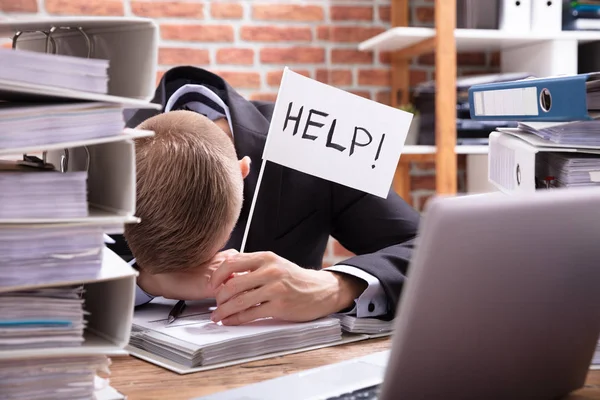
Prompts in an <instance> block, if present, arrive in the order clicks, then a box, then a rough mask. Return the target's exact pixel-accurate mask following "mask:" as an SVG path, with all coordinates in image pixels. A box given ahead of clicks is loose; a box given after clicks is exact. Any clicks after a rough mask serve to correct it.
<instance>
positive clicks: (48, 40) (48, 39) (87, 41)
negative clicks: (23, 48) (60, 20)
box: [12, 26, 92, 58]
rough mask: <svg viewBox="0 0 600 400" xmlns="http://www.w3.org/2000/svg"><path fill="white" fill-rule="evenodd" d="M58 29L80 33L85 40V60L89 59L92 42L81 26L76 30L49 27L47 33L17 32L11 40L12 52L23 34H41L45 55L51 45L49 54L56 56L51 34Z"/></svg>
mask: <svg viewBox="0 0 600 400" xmlns="http://www.w3.org/2000/svg"><path fill="white" fill-rule="evenodd" d="M58 29H65V30H72V29H76V30H77V31H78V32H79V33H81V35H82V36H83V37H84V39H85V45H86V47H87V57H86V58H90V57H91V56H92V41H91V40H90V37H89V36H88V34H87V33H85V30H84V29H83V28H82V27H81V26H78V27H77V28H73V27H70V26H52V27H50V29H49V31H47V32H46V31H43V30H31V31H17V32H16V33H15V34H14V35H13V38H12V48H13V50H14V49H16V48H17V41H18V40H19V37H20V36H21V35H22V34H23V33H42V34H44V36H46V53H50V44H51V43H52V52H51V53H50V54H56V51H57V47H56V41H55V40H54V38H53V37H52V34H53V33H54V32H56V30H58Z"/></svg>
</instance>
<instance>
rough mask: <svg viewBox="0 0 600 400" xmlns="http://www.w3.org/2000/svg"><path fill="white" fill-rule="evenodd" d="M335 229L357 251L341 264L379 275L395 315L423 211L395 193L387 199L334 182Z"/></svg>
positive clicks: (390, 315)
mask: <svg viewBox="0 0 600 400" xmlns="http://www.w3.org/2000/svg"><path fill="white" fill-rule="evenodd" d="M332 185H333V189H332V202H333V204H332V211H333V214H332V232H331V235H332V236H333V237H334V238H335V239H337V240H338V241H339V242H340V244H341V245H342V246H344V247H345V248H347V249H348V250H350V251H351V252H353V253H354V254H356V256H354V257H351V258H349V259H347V260H344V261H342V262H340V264H344V265H350V266H353V267H356V268H359V269H361V270H364V271H366V272H368V273H369V274H371V275H373V276H375V277H377V279H379V281H380V282H381V284H382V286H383V289H384V291H385V294H386V296H387V298H388V304H389V306H390V309H389V310H388V314H387V316H388V317H393V315H394V314H395V311H396V307H397V305H398V300H399V297H400V293H401V291H402V286H403V284H404V281H405V279H406V273H407V270H408V265H409V262H410V259H411V256H412V252H413V248H414V244H415V238H416V235H417V230H418V225H419V213H418V212H417V211H416V210H415V209H413V208H412V207H411V206H409V205H408V204H407V203H406V202H405V201H404V200H402V198H400V196H398V195H397V194H396V193H395V192H393V191H390V193H389V194H388V197H387V199H383V198H380V197H377V196H373V195H370V194H367V193H363V192H359V191H357V190H354V189H351V188H348V187H345V186H342V185H337V184H332Z"/></svg>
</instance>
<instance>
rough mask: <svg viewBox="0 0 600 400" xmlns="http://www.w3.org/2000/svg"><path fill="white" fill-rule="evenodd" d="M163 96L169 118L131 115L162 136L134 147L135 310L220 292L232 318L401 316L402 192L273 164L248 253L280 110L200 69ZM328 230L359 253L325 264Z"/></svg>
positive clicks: (131, 235)
mask: <svg viewBox="0 0 600 400" xmlns="http://www.w3.org/2000/svg"><path fill="white" fill-rule="evenodd" d="M157 99H162V101H163V102H164V103H165V104H163V111H165V112H164V113H162V114H158V115H149V114H148V111H147V110H140V111H138V112H137V113H136V114H135V115H134V116H133V118H131V119H130V120H129V122H128V126H139V127H140V128H143V129H149V130H153V131H155V136H154V137H150V138H143V139H139V140H137V142H136V152H137V156H136V157H137V207H136V208H137V209H136V214H137V215H138V216H139V217H140V218H141V223H140V224H133V225H128V226H127V228H126V231H125V237H126V239H127V243H128V245H129V247H130V250H131V254H132V255H133V256H134V257H135V259H134V261H133V262H135V264H136V266H137V268H138V269H139V271H140V276H139V278H138V286H139V289H140V290H139V291H138V294H137V297H136V305H140V304H143V303H144V302H147V301H150V300H151V299H152V297H154V296H163V297H166V298H171V299H177V300H194V299H201V298H213V297H214V298H216V301H217V309H216V310H215V311H214V313H213V316H212V318H213V320H214V321H222V322H223V323H224V324H230V325H237V324H242V323H245V322H248V321H251V320H254V319H257V318H263V317H275V318H279V319H283V320H288V321H307V320H313V319H317V318H320V317H323V316H326V315H329V314H332V313H336V312H345V313H350V314H355V315H357V316H358V317H376V316H387V317H389V316H392V315H393V314H394V313H395V309H396V306H397V303H398V298H399V295H400V292H401V289H402V284H403V282H404V279H405V275H406V270H407V267H408V263H409V261H410V256H411V252H412V247H413V240H414V237H415V235H416V232H417V226H418V221H419V216H418V213H417V212H416V211H415V210H414V209H413V208H411V207H410V206H409V205H408V204H407V203H406V202H404V201H403V200H402V199H401V198H400V197H398V196H397V195H396V194H395V193H394V192H392V191H391V192H390V194H389V195H388V197H387V199H382V198H379V197H376V196H372V195H370V194H366V193H363V192H360V191H357V190H355V189H351V188H348V187H345V186H342V185H338V184H335V183H333V182H329V181H325V180H322V179H320V178H316V177H313V176H310V175H307V174H303V173H301V172H298V171H295V170H292V169H288V168H285V167H282V166H279V165H276V164H273V163H269V164H268V165H267V166H266V168H265V170H264V176H263V178H262V183H261V187H260V191H259V195H258V199H257V202H256V206H255V210H254V215H253V217H252V223H251V227H250V231H249V235H248V241H247V245H246V248H245V252H244V253H243V254H240V253H238V251H237V250H239V249H240V246H241V242H242V236H243V233H244V230H245V227H246V221H247V220H248V216H249V211H250V203H251V200H252V197H253V194H254V191H255V190H256V189H257V182H258V172H259V170H260V165H261V162H262V159H261V156H262V153H263V149H264V145H265V139H266V135H267V132H268V129H269V121H270V119H271V116H272V113H273V106H274V105H273V104H269V103H264V102H250V101H247V100H245V99H243V98H242V97H241V96H239V95H238V94H237V93H236V92H235V91H234V90H233V89H232V88H231V87H230V86H229V85H228V84H227V83H226V82H225V81H223V80H222V79H221V78H220V77H218V76H216V75H214V74H212V73H209V72H208V71H204V70H202V69H197V68H192V67H178V68H174V69H172V70H170V71H168V72H167V73H166V74H165V75H164V76H163V79H162V81H161V83H160V85H159V88H158V89H157V93H156V97H155V101H156V100H157ZM300 118H301V116H300ZM330 235H331V236H333V237H335V238H336V239H337V240H339V241H340V243H341V244H342V245H343V246H344V247H346V248H347V249H348V250H350V251H352V252H353V253H355V254H356V256H354V257H351V258H349V259H347V260H345V261H343V262H342V263H340V264H338V265H334V266H331V267H329V268H324V269H321V265H322V258H323V253H324V251H325V249H326V246H327V243H328V239H329V236H330Z"/></svg>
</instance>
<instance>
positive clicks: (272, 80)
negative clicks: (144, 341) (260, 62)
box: [267, 69, 310, 87]
mask: <svg viewBox="0 0 600 400" xmlns="http://www.w3.org/2000/svg"><path fill="white" fill-rule="evenodd" d="M294 72H295V73H297V74H300V75H304V76H307V77H309V78H310V71H307V70H305V69H301V70H297V69H294ZM282 76H283V70H277V71H269V72H267V85H269V86H275V87H277V86H279V85H280V84H281V78H282Z"/></svg>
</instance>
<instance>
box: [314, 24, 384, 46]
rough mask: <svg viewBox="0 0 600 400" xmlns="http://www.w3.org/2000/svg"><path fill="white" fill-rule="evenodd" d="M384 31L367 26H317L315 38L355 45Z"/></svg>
mask: <svg viewBox="0 0 600 400" xmlns="http://www.w3.org/2000/svg"><path fill="white" fill-rule="evenodd" d="M384 31H385V29H383V28H377V27H368V26H319V27H318V28H317V37H318V38H319V39H320V40H329V41H332V42H343V43H357V42H362V41H364V40H367V39H370V38H372V37H373V36H375V35H379V34H380V33H382V32H384Z"/></svg>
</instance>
